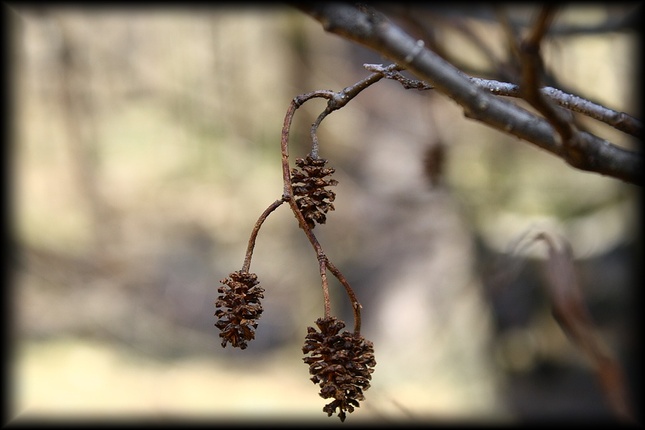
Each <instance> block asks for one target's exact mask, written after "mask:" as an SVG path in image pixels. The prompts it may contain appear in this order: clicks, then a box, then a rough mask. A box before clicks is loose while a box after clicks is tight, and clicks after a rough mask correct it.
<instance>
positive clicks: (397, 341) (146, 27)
mask: <svg viewBox="0 0 645 430" xmlns="http://www.w3.org/2000/svg"><path fill="white" fill-rule="evenodd" d="M4 8H5V13H6V23H7V24H8V31H7V33H8V35H9V36H10V38H9V40H10V45H9V46H10V51H9V53H8V59H9V67H8V71H9V73H8V76H9V81H10V85H9V90H10V94H9V95H10V100H11V109H12V114H11V116H10V120H11V123H10V125H11V133H10V137H11V146H10V151H9V156H10V158H9V160H8V165H9V167H10V173H9V177H10V184H9V191H10V192H9V199H10V201H9V222H10V226H9V229H10V233H11V239H12V240H13V245H14V246H13V247H12V248H11V253H10V256H9V269H10V278H9V280H10V294H9V308H10V309H11V312H10V319H11V321H10V326H9V327H10V332H9V339H10V340H11V348H10V353H9V354H8V359H9V360H8V361H9V363H8V372H9V377H10V378H9V380H10V384H9V386H8V394H9V396H8V398H9V400H10V401H9V413H8V417H7V418H8V419H10V420H16V422H19V420H20V419H41V420H50V419H52V420H53V419H86V418H98V419H114V418H144V419H146V418H151V419H157V418H161V417H179V418H185V419H190V420H213V421H219V420H231V421H237V420H255V419H257V420H272V419H276V420H311V421H312V422H318V423H338V424H340V421H339V420H338V418H336V417H332V418H328V417H327V416H326V414H325V413H323V412H322V410H321V409H322V407H323V405H324V404H325V403H327V402H328V401H326V400H324V399H322V398H320V397H319V396H318V387H317V386H315V385H314V384H313V383H312V382H311V381H310V380H309V374H308V368H307V366H306V365H305V364H304V363H303V361H302V357H303V355H302V351H301V347H302V344H303V342H304V336H305V334H306V328H307V327H308V326H312V325H313V324H314V321H315V320H316V318H318V317H320V316H322V314H323V303H322V293H321V289H320V277H319V275H318V265H317V261H316V258H315V254H314V252H313V250H312V249H311V246H310V245H309V243H308V241H307V240H306V238H305V236H304V235H303V234H302V231H301V230H300V229H299V228H298V226H297V223H296V220H295V218H294V217H293V214H292V213H291V212H290V210H289V208H288V207H287V206H286V205H283V206H281V207H280V208H279V209H278V210H277V211H275V212H274V213H272V214H271V216H270V217H269V218H268V219H267V221H266V222H265V224H264V225H263V227H262V230H261V231H260V234H259V236H258V240H257V245H256V249H255V253H254V256H253V260H252V265H251V271H252V272H255V273H257V274H258V276H259V280H260V282H261V285H262V286H263V287H264V288H265V289H266V292H265V299H264V303H263V306H264V313H263V315H262V318H261V319H260V320H259V326H258V329H257V335H256V339H255V340H254V341H253V342H251V343H250V345H249V347H248V349H246V350H243V351H241V350H234V349H232V348H231V347H230V346H228V347H227V348H222V347H221V345H220V339H219V337H218V334H219V332H218V331H217V329H216V328H215V327H214V323H215V321H216V318H215V317H214V315H213V314H214V311H215V308H214V302H215V300H216V298H217V296H218V293H217V288H218V287H219V285H220V284H219V281H220V280H221V279H223V278H225V277H226V276H228V274H229V273H230V272H232V271H235V270H239V269H241V267H242V263H243V260H244V253H245V251H246V246H247V241H248V238H249V234H250V233H251V228H252V227H253V224H254V223H255V221H256V220H257V218H258V217H259V215H260V214H261V213H262V211H263V210H264V209H265V208H266V207H267V206H269V204H271V203H272V202H273V201H275V200H276V199H279V198H280V197H281V195H282V176H281V175H282V173H281V165H280V143H279V142H280V132H281V128H282V123H283V120H284V115H285V112H286V110H287V107H288V106H289V103H290V101H291V100H292V98H293V97H295V96H296V95H298V94H301V93H305V92H309V91H313V90H318V89H331V90H336V91H338V90H341V89H343V88H344V87H346V86H349V85H351V84H353V83H355V82H357V81H358V80H360V79H363V78H364V77H366V76H367V75H368V74H369V72H367V71H366V70H365V69H364V68H363V64H364V63H375V64H389V63H388V62H387V61H386V60H384V59H382V58H380V57H379V56H377V55H375V54H373V53H371V52H369V51H367V50H365V49H363V48H361V47H357V46H354V45H353V44H351V43H349V42H347V41H344V40H342V39H340V38H339V37H337V36H334V35H330V34H327V33H325V32H324V31H323V29H322V28H321V26H320V24H319V23H318V22H316V21H314V20H313V19H311V18H310V17H308V16H306V15H304V14H302V13H301V12H299V11H297V10H294V9H291V8H288V7H286V6H285V7H279V6H271V7H260V6H255V5H253V6H247V7H243V6H235V7H234V6H230V7H204V8H196V7H194V8H191V7H179V6H174V7H169V8H161V7H159V8H152V7H150V8H140V9H138V8H134V7H128V8H123V9H120V8H117V7H113V8H112V7H106V8H101V7H91V8H83V7H45V6H40V7H36V6H21V5H17V4H16V5H11V6H7V5H5V6H4ZM395 11H396V8H395ZM399 12H400V11H399ZM528 12H530V11H525V10H522V9H521V8H517V9H514V10H513V13H515V14H516V15H515V16H516V17H517V18H518V19H520V18H522V17H525V16H526V14H527V13H528ZM423 13H425V14H426V15H423ZM423 13H419V15H416V17H417V18H418V19H419V20H420V21H423V20H424V19H427V21H424V22H426V23H428V22H429V23H434V24H433V25H434V27H433V30H432V31H433V32H432V36H433V37H434V38H435V39H434V43H435V44H437V46H442V47H443V48H444V49H445V52H444V53H443V54H445V55H446V56H447V57H450V59H451V61H455V63H456V64H457V65H458V66H459V67H462V68H463V69H464V70H466V71H467V72H469V73H474V74H475V75H477V76H480V77H493V76H498V75H495V74H493V73H492V72H491V70H494V69H495V64H492V65H491V61H490V60H491V58H503V56H504V55H505V54H504V53H505V48H504V43H505V38H504V34H503V32H502V30H501V29H500V28H499V26H498V25H497V24H496V23H495V22H494V21H492V20H488V19H478V18H481V16H476V15H477V14H476V13H475V10H474V9H473V8H470V9H469V10H467V11H464V10H459V9H456V8H436V9H431V8H429V9H428V10H425V11H424V12H423ZM629 14H630V11H629V8H628V7H626V6H622V7H620V6H617V7H613V8H610V7H607V6H605V5H601V4H597V5H596V4H594V5H593V6H577V7H568V8H565V10H564V11H563V15H562V16H561V17H560V19H561V21H560V22H561V23H570V24H571V25H573V26H582V27H584V26H590V27H593V26H595V25H599V23H605V22H613V21H612V20H615V19H617V18H621V17H625V16H629ZM399 16H405V14H399ZM483 16H486V15H483ZM476 18H477V19H476ZM464 29H466V30H467V31H466V30H464ZM417 30H418V28H417ZM426 31H427V28H426ZM637 41H638V34H637V32H636V31H635V30H634V29H633V28H627V29H623V30H621V31H606V32H600V33H594V32H589V33H587V32H579V33H575V32H574V33H572V34H570V35H568V36H565V37H562V38H558V39H556V40H555V41H554V42H553V43H550V44H549V45H548V46H546V47H545V59H546V61H547V64H548V65H549V66H551V70H552V71H553V73H554V75H555V76H556V77H557V79H558V82H559V84H560V88H561V89H563V90H565V91H570V92H573V93H576V94H579V95H581V96H584V97H586V98H589V99H591V100H593V101H596V102H598V103H601V104H603V105H604V106H607V107H609V108H612V109H615V110H618V111H624V112H627V113H629V114H631V115H634V116H638V115H639V114H640V112H638V111H637V108H638V106H639V102H640V101H639V100H638V99H637V98H636V97H637V94H639V92H638V91H635V85H636V83H635V82H636V77H637V76H638V75H637V73H638V70H637V68H636V66H637V64H635V61H634V59H635V58H638V56H637V55H636V54H635V53H636V52H638V46H637ZM324 107H325V103H324V102H323V101H321V100H313V101H311V102H308V103H306V104H305V105H304V106H302V107H301V108H300V109H299V110H298V111H297V113H296V116H295V118H294V122H293V129H292V133H291V142H290V155H291V157H304V156H305V155H306V154H307V153H308V151H309V147H310V141H309V128H310V125H311V124H312V122H313V121H314V120H315V118H316V117H317V116H318V114H319V113H320V112H322V110H323V109H324ZM583 121H584V120H583ZM584 124H585V125H586V126H587V127H589V129H590V130H592V131H593V132H595V133H598V134H599V135H600V136H602V137H604V138H606V139H608V140H610V141H612V142H615V143H616V144H618V145H623V146H625V147H629V148H633V147H635V145H636V144H637V143H636V142H635V141H634V140H633V139H630V138H629V136H626V135H624V134H622V133H620V132H617V131H615V130H612V129H610V128H608V127H604V126H602V125H600V124H597V123H595V122H593V121H586V122H584ZM319 140H320V155H321V156H322V157H324V158H327V159H328V160H329V165H330V166H331V167H334V168H335V169H336V173H335V174H334V178H335V179H337V180H338V181H339V184H338V186H337V187H336V189H335V192H336V194H337V199H336V201H335V207H336V210H335V211H333V212H330V213H329V215H328V221H327V223H326V224H325V225H322V226H318V227H317V228H316V229H315V233H316V235H317V237H318V239H319V240H320V242H321V244H322V246H323V247H324V249H325V251H326V253H327V255H328V257H329V258H330V259H331V260H332V261H333V262H334V264H335V265H336V266H337V267H338V268H339V269H340V270H341V271H342V272H343V274H344V275H345V276H346V277H347V279H348V280H349V281H350V283H351V284H352V286H353V287H354V289H355V290H356V294H357V296H358V298H359V300H360V301H361V303H362V305H363V328H362V333H363V334H364V335H365V337H366V338H368V339H370V340H372V341H373V342H374V347H375V356H376V361H377V366H376V369H375V373H374V374H373V379H372V387H371V388H370V389H369V390H368V391H367V392H366V399H365V401H363V402H361V407H360V408H359V409H357V411H356V412H354V413H352V414H350V415H349V416H348V418H347V421H348V422H357V423H358V422H369V421H371V420H375V419H378V420H379V422H391V423H396V422H400V421H428V420H430V421H432V420H438V421H464V420H466V421H472V422H479V421H498V420H500V421H510V422H513V421H515V420H530V419H533V418H540V419H559V418H566V419H577V418H587V419H588V418H592V419H599V418H600V419H603V418H610V417H611V416H612V415H611V414H612V412H611V410H610V409H609V407H608V406H607V403H606V400H605V397H604V394H603V391H602V388H601V387H600V385H599V383H598V381H597V379H596V378H595V374H594V371H593V369H592V368H591V365H590V363H589V362H588V360H586V358H585V356H584V355H583V354H582V353H581V352H580V351H579V350H578V349H577V348H576V347H575V346H574V345H572V344H571V343H570V342H569V341H568V339H567V338H566V336H565V335H564V334H563V333H562V331H561V330H560V328H559V326H558V325H557V323H556V321H555V320H554V318H553V317H552V315H551V310H550V305H549V298H548V296H547V294H546V293H545V286H544V284H545V280H544V277H543V273H542V268H543V266H544V261H545V260H544V258H545V255H546V252H545V248H544V247H541V246H539V244H533V245H527V244H526V242H525V241H523V240H524V239H525V238H527V237H530V235H531V234H534V233H536V232H548V233H550V234H557V235H560V236H562V237H564V238H565V239H566V240H567V241H568V242H569V243H570V244H571V246H572V248H573V251H574V256H575V258H576V264H577V268H578V269H579V272H578V274H579V277H580V278H579V279H580V283H581V286H582V289H583V293H584V295H585V300H586V304H587V305H588V306H589V308H590V310H591V313H592V316H593V318H594V321H595V323H596V324H597V328H598V331H599V334H600V336H602V338H603V339H604V341H605V342H606V343H607V344H608V346H609V348H610V349H611V351H613V353H614V354H615V355H616V356H617V357H618V359H619V360H620V362H621V363H622V364H623V365H624V368H623V370H624V372H625V373H626V374H627V375H628V380H629V381H630V384H633V385H630V387H629V388H630V390H632V392H633V393H640V391H639V390H640V386H639V385H636V382H638V380H639V378H638V377H637V376H638V375H640V374H641V367H640V366H641V365H640V363H639V362H638V359H637V358H638V357H637V356H636V355H635V354H636V351H637V347H638V345H637V342H636V340H637V338H636V331H635V326H634V320H633V312H632V311H633V308H634V306H633V303H634V299H635V297H636V296H635V291H634V288H633V287H634V285H635V283H636V281H637V277H636V276H637V265H636V257H637V256H642V254H641V248H640V246H641V242H640V228H639V227H640V225H639V224H638V223H637V219H638V209H639V208H638V204H639V199H638V196H639V191H640V189H638V188H637V187H634V186H630V185H627V184H625V183H622V182H620V181H618V180H615V179H611V178H607V177H602V176H600V175H596V174H591V173H585V172H581V171H576V170H574V169H572V168H570V167H569V166H568V165H566V164H565V163H564V162H563V161H561V160H560V159H557V158H556V157H554V156H553V155H551V154H548V153H546V152H543V151H542V150H540V149H538V148H536V147H533V146H531V145H528V144H526V143H525V142H520V141H518V140H517V139H514V138H511V137H508V136H506V135H504V134H502V133H500V132H497V131H495V130H491V129H489V128H487V127H486V126H484V125H482V124H479V123H476V122H474V121H471V120H468V119H466V118H465V117H464V116H463V112H462V111H461V109H460V108H459V107H458V106H457V105H456V104H455V103H454V102H452V101H451V100H450V99H447V98H446V97H443V96H442V95H440V94H436V93H433V92H431V91H425V92H421V91H416V90H405V89H403V87H402V86H401V85H400V84H399V83H397V82H394V81H382V82H379V83H378V84H376V85H374V86H373V87H370V88H368V89H367V90H366V91H364V92H363V93H361V94H360V95H359V96H358V97H357V98H356V99H355V100H353V101H352V102H351V103H350V104H348V105H347V106H346V107H345V108H343V109H341V110H340V111H337V112H334V113H333V114H332V115H330V116H329V117H328V118H326V119H325V121H323V123H322V125H321V127H320V129H319ZM638 144H640V143H638ZM330 288H331V296H332V312H333V313H334V314H335V315H337V316H339V317H341V318H342V319H344V320H345V321H346V322H347V323H348V329H351V325H352V314H351V310H350V308H349V303H348V300H347V297H346V296H345V294H344V290H343V288H342V286H340V284H338V283H337V282H335V281H334V280H332V283H331V286H330ZM346 424H347V422H346Z"/></svg>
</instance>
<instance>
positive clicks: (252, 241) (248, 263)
mask: <svg viewBox="0 0 645 430" xmlns="http://www.w3.org/2000/svg"><path fill="white" fill-rule="evenodd" d="M284 202H285V200H284V197H283V198H281V199H280V200H276V201H275V202H273V203H271V205H269V207H268V208H266V209H265V210H264V212H262V215H260V218H258V220H257V221H256V222H255V225H254V226H253V230H252V231H251V237H249V244H248V245H247V247H246V254H245V256H244V264H243V265H242V272H248V271H249V268H250V267H251V257H252V256H253V248H255V240H256V239H257V237H258V233H259V232H260V227H261V226H262V223H264V221H265V220H266V219H267V217H268V216H269V214H270V213H271V212H273V211H274V210H276V209H277V208H278V207H279V206H280V205H281V204H282V203H284Z"/></svg>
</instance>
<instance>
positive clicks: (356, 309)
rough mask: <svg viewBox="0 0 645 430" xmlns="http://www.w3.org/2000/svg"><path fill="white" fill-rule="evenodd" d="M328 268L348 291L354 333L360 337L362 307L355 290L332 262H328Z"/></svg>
mask: <svg viewBox="0 0 645 430" xmlns="http://www.w3.org/2000/svg"><path fill="white" fill-rule="evenodd" d="M327 268H328V269H329V271H330V272H331V273H332V274H333V275H334V276H335V277H336V278H337V279H338V280H339V281H340V283H341V284H342V285H343V287H345V291H347V295H348V296H349V300H350V301H351V302H352V312H353V313H354V333H356V334H357V335H358V334H360V333H361V308H362V306H361V304H360V303H359V301H358V299H357V298H356V294H355V293H354V290H353V289H352V287H351V286H350V285H349V282H347V279H345V277H344V276H343V274H342V273H340V270H338V268H337V267H336V266H334V265H333V264H332V262H331V261H327Z"/></svg>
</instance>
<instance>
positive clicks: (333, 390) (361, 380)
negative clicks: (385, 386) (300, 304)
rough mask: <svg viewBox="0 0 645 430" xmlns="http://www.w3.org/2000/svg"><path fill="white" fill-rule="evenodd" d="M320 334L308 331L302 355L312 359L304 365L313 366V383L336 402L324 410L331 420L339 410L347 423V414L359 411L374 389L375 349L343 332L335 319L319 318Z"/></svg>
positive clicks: (324, 396) (308, 329) (307, 360)
mask: <svg viewBox="0 0 645 430" xmlns="http://www.w3.org/2000/svg"><path fill="white" fill-rule="evenodd" d="M316 325H317V326H318V328H319V329H320V332H317V331H316V329H314V328H313V327H307V336H306V337H305V345H304V346H303V347H302V352H303V353H304V354H305V355H307V354H309V357H305V358H303V361H304V362H305V363H306V364H308V365H309V373H310V374H311V375H313V376H312V377H311V381H312V382H313V383H314V384H319V385H320V396H321V397H322V398H324V399H329V398H333V399H334V400H333V401H332V402H331V403H328V404H327V405H325V406H324V407H323V412H327V416H329V417H330V416H332V414H334V413H335V412H336V409H338V410H339V412H338V417H339V418H340V420H341V421H345V418H346V414H345V411H347V412H353V411H354V407H359V402H358V401H359V400H364V399H365V396H364V395H363V391H364V390H367V389H368V388H369V387H370V383H369V381H370V380H371V379H372V373H373V372H374V369H373V367H374V366H376V360H375V359H374V346H373V344H372V342H370V341H368V340H365V338H364V337H363V336H361V335H356V334H355V333H350V332H347V331H344V332H343V333H340V334H339V332H340V330H341V329H342V328H344V327H345V323H344V322H343V321H340V320H337V319H336V318H334V317H329V318H318V319H317V320H316Z"/></svg>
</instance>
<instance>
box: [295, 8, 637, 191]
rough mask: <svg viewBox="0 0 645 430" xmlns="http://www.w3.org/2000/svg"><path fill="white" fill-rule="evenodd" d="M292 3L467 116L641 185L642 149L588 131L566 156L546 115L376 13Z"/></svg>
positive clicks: (575, 162) (580, 165)
mask: <svg viewBox="0 0 645 430" xmlns="http://www.w3.org/2000/svg"><path fill="white" fill-rule="evenodd" d="M295 6H296V7H297V8H299V9H300V10H302V11H303V12H305V13H307V14H309V15H310V16H311V17H313V18H314V19H316V20H318V21H319V22H320V23H321V24H322V26H323V28H324V29H325V30H326V31H328V32H330V33H334V34H337V35H339V36H341V37H343V38H345V39H347V40H350V41H353V42H356V43H358V44H360V45H363V46H365V47H367V48H369V49H372V50H373V51H376V52H378V53H379V54H381V55H383V56H384V57H386V58H388V59H390V60H391V61H393V62H395V63H396V64H398V65H399V66H401V67H404V68H406V69H407V70H409V71H410V72H411V73H412V74H414V75H415V76H416V77H418V78H420V79H422V80H425V81H427V82H428V83H430V84H431V85H432V86H433V87H435V88H436V90H437V91H439V92H441V93H443V94H445V95H447V96H448V97H450V98H452V99H453V100H454V101H455V102H456V103H457V104H459V105H460V106H461V107H462V108H463V109H464V114H465V116H466V117H468V118H471V119H474V120H477V121H480V122H483V123H485V124H487V125H489V126H491V127H493V128H495V129H497V130H500V131H502V132H505V133H509V134H512V135H514V136H517V137H519V138H520V139H523V140H525V141H527V142H531V143H533V144H535V145H537V146H539V147H540V148H542V149H544V150H546V151H549V152H551V153H552V154H555V155H556V156H558V157H561V158H562V159H564V160H565V161H567V162H568V163H570V164H571V165H572V166H573V167H576V168H578V169H581V170H586V171H590V172H595V173H599V174H602V175H607V176H610V177H614V178H617V179H621V180H623V181H625V182H629V183H633V184H638V185H642V177H641V171H642V168H643V162H642V154H641V153H640V152H635V151H629V150H627V149H624V148H621V147H619V146H617V145H614V144H612V143H610V142H608V141H606V140H604V139H601V138H599V137H597V136H594V135H592V134H590V133H586V132H579V133H577V138H578V141H577V145H578V147H579V148H581V152H580V157H573V158H572V157H571V156H570V151H568V150H567V148H565V147H564V145H563V144H562V141H561V139H560V138H559V135H558V133H557V132H556V130H555V129H554V127H553V126H552V125H551V124H550V123H549V121H547V120H545V119H544V118H542V117H540V116H538V115H535V114H533V113H531V112H529V111H528V110H526V109H523V108H521V107H519V106H517V105H515V104H514V103H512V102H510V101H508V100H504V99H500V98H497V97H495V96H494V95H492V94H490V92H489V91H486V90H484V89H482V88H480V87H479V86H477V85H476V84H474V83H473V82H472V81H471V79H470V78H469V77H468V76H467V75H465V74H464V73H463V72H461V71H460V70H459V69H457V68H456V67H454V66H453V65H452V64H450V63H448V62H446V61H445V60H444V59H442V58H441V57H439V56H438V55H436V54H435V53H434V52H432V51H430V50H429V49H427V48H426V47H425V46H424V44H423V41H421V40H416V39H414V38H413V37H411V36H410V35H408V34H407V33H406V32H404V31H403V30H402V29H401V28H399V27H398V26H396V25H395V24H393V23H392V22H390V21H389V20H388V19H387V18H386V17H384V16H383V15H381V14H380V13H378V12H376V11H374V10H372V9H366V8H360V9H359V8H357V7H354V6H351V5H348V4H339V3H298V4H295Z"/></svg>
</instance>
